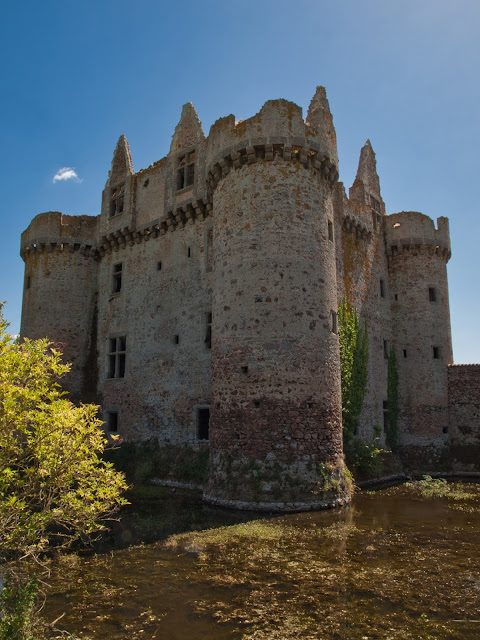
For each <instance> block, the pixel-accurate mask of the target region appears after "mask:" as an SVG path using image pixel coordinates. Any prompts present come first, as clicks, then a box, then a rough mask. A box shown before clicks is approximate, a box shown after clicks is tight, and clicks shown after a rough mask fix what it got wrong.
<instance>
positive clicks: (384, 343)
mask: <svg viewBox="0 0 480 640" xmlns="http://www.w3.org/2000/svg"><path fill="white" fill-rule="evenodd" d="M388 352H389V348H388V341H387V340H384V341H383V357H384V358H388Z"/></svg>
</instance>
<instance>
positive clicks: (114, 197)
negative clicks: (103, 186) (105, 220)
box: [110, 183, 125, 218]
mask: <svg viewBox="0 0 480 640" xmlns="http://www.w3.org/2000/svg"><path fill="white" fill-rule="evenodd" d="M124 201H125V183H122V184H119V185H117V186H116V187H112V188H111V190H110V218H113V216H118V215H119V214H120V213H122V212H123V206H124Z"/></svg>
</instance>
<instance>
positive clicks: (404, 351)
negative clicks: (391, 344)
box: [403, 349, 407, 358]
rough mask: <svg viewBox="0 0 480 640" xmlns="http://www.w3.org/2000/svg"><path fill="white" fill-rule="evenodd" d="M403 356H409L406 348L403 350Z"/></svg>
mask: <svg viewBox="0 0 480 640" xmlns="http://www.w3.org/2000/svg"><path fill="white" fill-rule="evenodd" d="M403 357H404V358H406V357H407V350H406V349H404V350H403Z"/></svg>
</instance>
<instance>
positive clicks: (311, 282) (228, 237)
mask: <svg viewBox="0 0 480 640" xmlns="http://www.w3.org/2000/svg"><path fill="white" fill-rule="evenodd" d="M314 103H315V104H314V108H311V114H310V115H311V119H312V123H311V124H310V121H309V124H306V123H305V122H304V121H303V119H302V113H301V109H300V108H299V107H298V106H296V105H295V104H293V103H291V102H287V101H286V100H275V101H269V102H267V103H266V104H265V105H264V106H263V107H262V109H261V110H260V112H259V113H258V114H257V115H256V116H254V117H253V118H250V119H249V120H246V121H243V122H235V119H234V117H233V116H229V117H227V118H223V119H221V120H219V121H217V122H216V123H215V124H214V125H213V126H212V129H211V132H210V135H209V138H208V142H207V171H208V172H209V173H208V176H209V177H208V185H209V193H210V197H211V199H212V203H213V220H214V235H213V249H214V277H213V282H214V291H213V307H212V312H213V334H212V397H213V399H214V401H213V406H212V413H211V422H210V424H211V427H210V434H211V435H210V442H211V463H212V464H211V466H210V469H211V473H210V479H209V483H208V487H207V489H206V495H205V498H206V499H207V500H209V501H211V502H214V503H217V504H223V505H227V506H235V507H239V508H253V509H274V510H285V509H286V510H288V509H292V510H299V509H309V508H320V507H326V506H333V505H335V504H341V503H342V502H344V501H346V500H347V499H348V497H349V494H348V489H347V488H346V483H345V477H344V465H343V455H342V425H341V398H340V368H339V350H338V337H337V335H336V326H335V321H336V314H335V311H336V308H337V297H336V270H335V244H334V242H333V204H332V190H333V187H334V184H335V182H336V178H337V175H338V172H337V165H336V148H334V131H333V124H332V121H331V115H330V112H329V111H328V103H326V98H325V97H324V93H322V92H320V93H319V92H318V91H317V95H316V97H315V99H314Z"/></svg>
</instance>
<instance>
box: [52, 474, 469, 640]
mask: <svg viewBox="0 0 480 640" xmlns="http://www.w3.org/2000/svg"><path fill="white" fill-rule="evenodd" d="M462 492H463V495H462V494H461V495H460V498H459V499H454V498H453V497H452V496H450V497H443V498H438V497H430V498H422V497H421V496H420V494H419V493H418V492H417V491H414V490H412V489H411V488H408V487H397V488H394V489H388V490H386V491H381V492H377V493H374V494H365V493H362V494H358V495H356V496H355V498H354V501H353V504H352V505H351V506H350V507H349V508H346V509H344V510H342V511H328V512H325V511H324V512H318V513H308V514H294V515H288V516H281V517H272V518H268V519H265V518H258V519H255V518H254V517H252V514H248V515H247V514H231V513H228V512H219V511H213V510H211V509H206V508H204V507H202V506H201V504H200V503H199V502H198V500H197V499H192V498H185V499H184V502H183V503H179V501H178V498H177V497H176V496H173V500H172V499H170V500H161V501H158V502H156V501H153V502H150V503H149V505H148V507H147V506H144V513H143V514H142V518H143V519H144V520H145V513H146V512H148V513H149V514H150V515H149V517H150V518H151V519H152V520H151V523H150V524H151V527H150V525H149V526H147V533H146V534H145V533H144V534H143V535H144V537H146V539H149V536H150V538H151V537H152V535H153V531H154V530H155V526H154V524H153V523H154V522H155V520H156V522H157V529H159V527H158V523H159V522H163V523H164V526H163V529H161V528H160V529H161V531H160V533H161V534H162V535H164V536H166V538H165V539H164V540H161V541H157V542H154V543H151V544H145V545H140V546H135V547H129V548H124V549H120V550H116V551H110V552H107V553H102V554H97V555H92V556H89V557H84V558H78V557H76V556H69V557H67V558H64V559H63V560H62V561H61V562H60V563H59V565H58V567H57V568H56V571H54V573H55V574H56V578H55V580H52V581H51V584H52V587H51V589H50V593H49V598H48V602H47V606H46V608H45V610H44V613H45V615H46V617H47V618H50V619H54V618H56V617H57V616H59V615H61V614H62V613H65V616H64V617H63V618H62V620H61V625H62V626H63V627H65V628H66V629H68V630H69V631H70V632H75V633H77V634H79V635H80V636H81V637H82V638H92V639H93V638H95V640H97V639H99V640H103V639H107V638H108V640H115V639H124V638H129V639H137V638H145V639H149V640H154V639H155V640H160V639H161V640H177V639H178V640H183V639H186V638H188V639H189V640H197V639H198V640H199V639H202V640H203V639H208V640H210V639H211V640H221V639H227V638H242V639H244V640H250V639H255V640H258V639H262V640H263V639H279V640H280V639H288V638H322V639H325V640H330V639H332V640H376V639H383V640H385V639H387V640H398V639H407V638H408V639H412V640H413V639H415V640H420V639H428V638H432V639H435V640H437V639H439V640H447V639H448V640H456V639H458V640H460V639H462V640H465V639H472V640H474V639H475V640H478V638H480V573H479V569H480V559H479V555H478V550H479V543H480V516H479V514H480V509H479V506H480V485H462ZM456 497H457V498H458V496H456ZM175 513H176V514H177V521H178V524H179V528H177V531H178V530H179V529H180V530H183V531H184V533H180V534H178V533H177V534H174V529H175V526H174V524H175V518H173V519H172V514H175ZM138 517H139V516H138V515H136V514H135V512H134V511H133V510H130V512H129V513H128V514H127V517H126V522H125V526H126V529H127V530H129V533H128V535H127V538H129V539H128V540H124V539H123V540H122V537H121V533H120V529H118V530H117V532H116V534H115V535H116V536H117V543H118V542H120V544H124V543H125V542H129V541H131V538H132V536H133V533H132V531H133V530H135V529H139V522H140V520H139V519H138ZM136 518H137V520H136ZM135 522H136V523H137V524H136V525H135ZM132 523H133V524H132ZM165 523H167V524H166V525H165ZM233 523H236V524H233ZM129 527H130V529H129ZM206 527H213V528H210V529H208V528H206ZM192 528H193V529H194V530H193V531H192V530H190V531H188V529H192ZM59 624H60V623H59Z"/></svg>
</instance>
